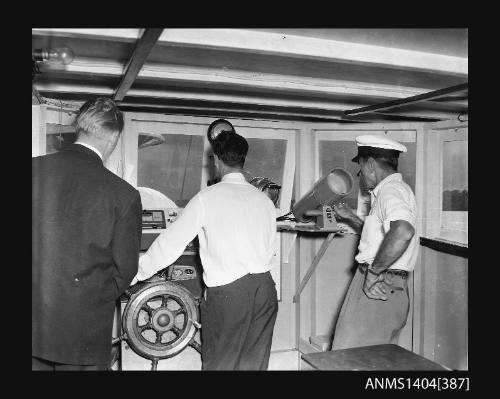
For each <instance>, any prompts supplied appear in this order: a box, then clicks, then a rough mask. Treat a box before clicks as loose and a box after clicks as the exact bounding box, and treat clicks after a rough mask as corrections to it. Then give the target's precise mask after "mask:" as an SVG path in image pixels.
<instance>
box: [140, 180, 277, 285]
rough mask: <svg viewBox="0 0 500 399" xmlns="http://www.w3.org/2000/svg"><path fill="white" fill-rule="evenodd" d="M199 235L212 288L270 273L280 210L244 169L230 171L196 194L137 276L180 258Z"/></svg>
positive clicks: (148, 254) (151, 249)
mask: <svg viewBox="0 0 500 399" xmlns="http://www.w3.org/2000/svg"><path fill="white" fill-rule="evenodd" d="M196 236H198V239H199V242H200V259H201V262H202V264H203V280H204V282H205V284H206V285H207V286H208V287H214V286H219V285H225V284H229V283H231V282H233V281H234V280H236V279H238V278H240V277H243V276H244V275H246V274H248V273H250V274H254V273H264V272H267V271H269V270H270V269H271V265H272V260H273V257H274V256H276V251H275V241H276V237H277V233H276V209H275V207H274V204H273V203H272V201H271V200H270V199H269V197H268V196H267V195H266V194H264V193H263V192H262V191H260V190H258V189H257V188H255V187H254V186H252V185H251V184H250V183H248V182H247V181H246V180H245V178H244V176H243V175H242V174H241V173H229V174H226V175H224V177H223V178H222V181H221V182H219V183H217V184H214V185H213V186H210V187H207V188H205V189H203V190H201V191H200V192H199V193H198V194H196V195H195V196H194V197H193V198H192V199H191V201H189V203H188V204H187V205H186V207H185V208H184V210H183V211H182V213H181V215H180V216H179V218H178V219H177V220H176V221H175V222H174V223H173V224H172V225H171V226H169V227H168V228H167V230H166V231H165V232H163V233H162V234H160V235H159V236H158V238H157V239H156V240H155V241H154V242H153V244H152V245H151V246H150V247H149V249H148V251H147V252H146V253H145V254H144V256H142V257H141V258H140V259H139V271H138V273H137V276H136V278H137V279H138V280H144V279H145V278H148V277H150V276H152V275H153V274H154V273H156V272H157V271H158V270H161V269H163V268H165V267H167V266H169V265H170V264H172V263H173V262H175V261H176V260H177V258H178V257H179V256H180V255H181V254H182V253H183V251H184V249H185V247H186V245H187V244H188V243H189V242H190V241H191V240H193V238H194V237H196Z"/></svg>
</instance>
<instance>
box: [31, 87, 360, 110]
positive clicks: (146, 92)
mask: <svg viewBox="0 0 500 399" xmlns="http://www.w3.org/2000/svg"><path fill="white" fill-rule="evenodd" d="M37 87H38V90H39V91H40V92H56V93H74V94H93V95H110V94H112V93H113V89H111V88H109V87H104V86H91V85H77V84H69V83H38V84H37ZM127 97H147V98H150V99H153V98H162V99H175V100H198V101H211V102H214V101H218V102H221V103H233V104H253V105H262V106H265V105H268V106H278V107H301V108H310V109H323V110H331V111H344V110H345V109H347V108H349V107H350V106H352V104H350V103H347V102H338V101H328V100H323V101H319V100H306V99H304V100H302V99H300V100H297V99H289V98H273V97H270V96H269V95H267V96H266V95H258V96H254V95H252V96H248V95H247V93H241V94H217V93H206V92H187V91H182V90H174V89H169V90H151V89H130V90H129V91H128V93H127Z"/></svg>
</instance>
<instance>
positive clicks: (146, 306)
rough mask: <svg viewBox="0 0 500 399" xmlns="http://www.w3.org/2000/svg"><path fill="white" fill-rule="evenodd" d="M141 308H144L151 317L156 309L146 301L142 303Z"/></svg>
mask: <svg viewBox="0 0 500 399" xmlns="http://www.w3.org/2000/svg"><path fill="white" fill-rule="evenodd" d="M141 310H144V311H145V312H146V313H147V314H148V315H149V316H150V317H151V314H152V313H153V311H154V309H153V308H152V307H151V306H149V305H148V304H147V303H145V304H144V305H142V308H141Z"/></svg>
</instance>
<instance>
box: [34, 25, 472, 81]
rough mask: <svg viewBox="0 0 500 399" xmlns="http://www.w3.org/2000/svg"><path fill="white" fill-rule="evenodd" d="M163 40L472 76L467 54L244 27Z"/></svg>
mask: <svg viewBox="0 0 500 399" xmlns="http://www.w3.org/2000/svg"><path fill="white" fill-rule="evenodd" d="M32 33H33V34H43V35H51V34H54V35H58V36H64V35H70V36H73V37H78V36H80V37H89V36H90V37H92V36H96V37H104V38H106V37H107V38H109V39H112V40H120V39H121V40H125V41H129V40H130V38H131V37H134V36H135V35H137V30H134V29H109V30H107V29H32ZM158 44H162V45H169V46H170V45H173V46H181V47H198V48H210V49H215V50H226V51H236V52H238V51H240V52H247V53H257V54H266V55H272V56H284V57H298V58H306V59H310V60H320V61H327V62H341V63H347V64H355V65H367V66H379V67H386V68H394V69H401V70H408V71H421V72H434V73H442V74H449V75H454V76H464V77H465V76H467V74H468V58H467V57H455V56H449V55H444V54H435V53H430V52H424V51H415V50H405V49H400V48H394V47H390V45H389V44H388V45H387V46H376V45H369V44H364V43H354V42H344V41H338V40H329V39H320V38H314V37H306V36H298V35H286V34H280V33H272V32H262V31H252V30H245V29H165V30H164V32H163V33H162V34H161V36H160V38H159V40H158Z"/></svg>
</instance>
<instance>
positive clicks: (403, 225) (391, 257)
mask: <svg viewBox="0 0 500 399" xmlns="http://www.w3.org/2000/svg"><path fill="white" fill-rule="evenodd" d="M390 226H391V228H390V229H389V231H388V232H387V234H386V235H385V237H384V240H383V241H382V244H380V248H379V250H378V252H377V255H376V256H375V259H374V260H373V262H372V269H373V271H374V272H375V273H381V272H383V271H384V270H386V269H387V268H389V266H391V265H392V264H393V263H394V262H396V261H397V260H398V259H399V258H400V256H401V255H403V253H404V252H405V251H406V248H408V245H410V241H411V239H412V238H413V236H414V234H415V229H414V228H413V226H412V225H411V224H410V223H409V222H407V221H406V220H395V221H392V222H391V224H390Z"/></svg>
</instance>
